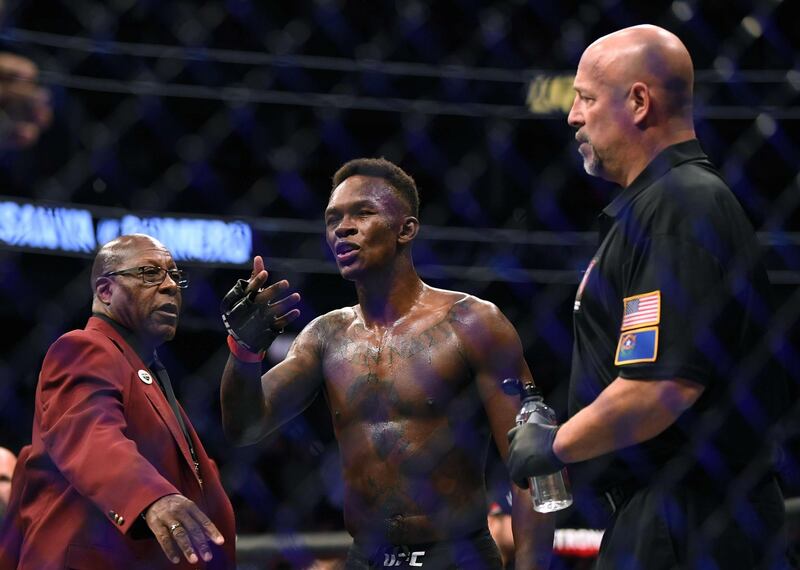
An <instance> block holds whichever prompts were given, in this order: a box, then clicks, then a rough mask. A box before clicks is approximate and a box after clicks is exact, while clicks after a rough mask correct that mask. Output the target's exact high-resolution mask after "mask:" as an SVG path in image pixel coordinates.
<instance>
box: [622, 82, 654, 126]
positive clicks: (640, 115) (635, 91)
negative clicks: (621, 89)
mask: <svg viewBox="0 0 800 570" xmlns="http://www.w3.org/2000/svg"><path fill="white" fill-rule="evenodd" d="M628 103H629V105H630V108H631V112H632V113H633V122H634V123H635V124H636V125H641V124H642V123H643V122H644V121H645V120H646V119H647V116H648V115H649V114H650V110H651V109H650V105H651V104H652V101H651V99H650V88H649V87H648V86H647V84H646V83H643V82H641V81H637V82H636V83H634V84H633V85H631V90H630V92H629V95H628Z"/></svg>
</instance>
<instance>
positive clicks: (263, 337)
mask: <svg viewBox="0 0 800 570" xmlns="http://www.w3.org/2000/svg"><path fill="white" fill-rule="evenodd" d="M247 285H248V282H247V281H246V280H244V279H239V280H238V281H237V282H236V285H234V286H233V288H232V289H231V290H230V291H228V293H227V295H225V297H223V299H222V303H221V304H220V310H221V311H222V322H223V323H225V328H226V329H227V331H228V334H230V335H231V336H232V337H233V339H234V340H235V341H236V343H237V344H238V345H239V346H241V347H242V348H244V349H245V350H248V351H250V352H254V353H262V352H264V351H266V350H267V349H268V348H269V346H270V345H271V344H272V341H274V340H275V338H276V337H277V336H278V335H279V334H281V333H282V332H283V331H282V330H275V329H273V328H272V325H273V323H274V322H275V317H274V316H273V315H270V314H269V313H268V310H269V305H265V304H263V303H256V302H255V301H254V299H255V296H256V293H255V292H251V293H249V294H246V293H245V290H246V289H247Z"/></svg>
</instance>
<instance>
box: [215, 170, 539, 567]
mask: <svg viewBox="0 0 800 570" xmlns="http://www.w3.org/2000/svg"><path fill="white" fill-rule="evenodd" d="M418 208H419V198H418V195H417V189H416V185H415V183H414V181H413V179H412V178H411V177H410V176H408V175H407V174H406V173H405V172H404V171H403V170H402V169H400V168H399V167H398V166H396V165H394V164H392V163H391V162H389V161H387V160H384V159H357V160H353V161H350V162H348V163H346V164H345V165H344V166H342V167H341V168H340V169H339V171H338V172H336V174H335V175H334V177H333V191H332V192H331V195H330V199H329V202H328V207H327V209H326V210H325V232H326V238H327V242H328V245H329V247H330V248H331V251H332V252H333V253H334V256H335V258H336V263H337V265H338V267H339V271H340V273H341V275H342V277H344V278H345V279H347V280H350V281H353V282H354V283H355V286H356V293H357V295H358V304H357V305H355V306H352V307H344V308H341V309H338V310H335V311H331V312H330V313H327V314H325V315H323V316H321V317H318V318H317V319H315V320H313V321H312V322H311V323H309V324H308V325H307V326H306V327H305V328H304V329H303V330H302V332H300V334H299V335H298V336H297V338H296V339H295V341H294V343H293V344H292V347H291V348H290V350H289V353H288V355H287V356H286V359H285V360H283V361H282V362H281V363H279V364H277V365H276V366H274V367H272V368H271V369H270V370H268V371H267V372H266V373H265V374H264V375H263V376H261V363H260V360H261V355H263V351H264V350H265V349H266V347H267V346H269V343H270V342H271V341H272V339H273V338H274V336H275V334H276V332H277V331H280V330H281V329H282V328H283V327H284V326H286V325H287V324H288V323H290V322H291V321H293V320H294V319H296V318H297V317H298V315H299V314H300V312H299V310H298V309H296V308H293V307H294V305H296V304H297V303H298V302H299V300H300V296H299V295H298V294H297V293H292V294H290V295H288V296H285V297H283V298H279V297H280V296H281V295H283V294H284V292H285V291H286V289H287V288H288V287H289V284H288V283H287V282H286V281H285V280H284V281H279V282H277V283H275V284H273V285H271V286H269V287H265V284H266V282H267V272H266V271H265V270H264V264H263V261H262V259H261V258H260V257H256V258H255V259H254V260H253V273H252V275H251V277H250V280H249V281H243V280H240V281H239V283H238V284H237V286H236V287H234V288H233V289H232V290H231V292H229V293H228V295H227V296H226V297H225V300H224V301H223V312H224V320H225V322H226V325H227V326H228V331H229V332H230V333H231V336H230V337H229V339H228V345H229V347H230V349H231V353H232V354H231V356H230V357H229V359H228V362H227V365H226V367H225V371H224V373H223V376H222V387H221V398H222V415H223V423H224V427H225V430H226V433H227V434H228V435H229V437H230V438H232V440H234V441H235V442H237V443H238V444H249V443H254V442H256V441H258V440H259V439H261V438H263V437H264V436H265V435H267V434H270V433H272V432H274V431H275V430H277V429H278V428H280V426H281V425H283V424H284V423H286V422H287V421H288V420H290V419H291V418H293V417H295V416H296V415H298V414H300V413H301V412H302V411H303V410H304V409H305V408H306V407H307V406H308V405H309V404H310V403H311V401H312V400H313V399H314V397H315V395H316V394H317V392H318V391H319V390H320V389H322V390H323V391H324V393H325V396H326V400H327V403H328V406H329V409H330V412H331V414H332V416H333V426H334V431H335V434H336V438H337V440H338V443H339V449H340V452H341V464H342V470H343V479H344V483H345V503H344V522H345V527H346V528H347V530H348V532H349V533H350V534H351V535H352V536H353V538H354V542H353V546H352V547H351V549H350V551H349V553H348V560H347V568H374V567H383V566H384V565H392V566H395V567H397V566H412V567H423V568H435V569H440V568H470V569H472V568H475V569H485V568H492V569H495V568H497V569H499V568H501V562H500V554H499V552H498V550H497V547H496V546H495V544H494V542H493V541H492V539H491V536H490V535H489V532H488V530H487V526H486V505H487V501H486V488H485V482H484V467H485V461H486V456H487V450H488V444H489V435H490V434H491V435H492V437H493V439H494V441H495V445H497V447H498V450H499V452H500V455H501V456H502V457H503V459H505V457H506V454H507V447H508V444H507V440H506V432H507V431H508V430H509V429H510V428H511V427H512V426H513V425H514V416H515V414H516V411H517V408H518V405H519V404H518V401H517V399H516V398H514V397H511V396H507V395H505V394H504V393H503V392H502V390H501V388H500V383H501V382H502V380H503V379H504V378H507V377H517V378H520V379H522V380H523V381H527V380H530V379H531V373H530V370H529V369H528V366H527V364H526V363H525V361H524V359H523V355H522V346H521V342H520V339H519V336H518V335H517V332H516V331H515V329H514V327H513V326H512V325H511V323H509V321H508V320H507V319H506V318H505V317H504V316H503V314H502V313H501V312H500V311H499V310H498V308H497V307H496V306H495V305H493V304H492V303H489V302H487V301H483V300H481V299H477V298H475V297H473V296H471V295H468V294H465V293H459V292H456V291H445V290H442V289H435V288H433V287H430V286H428V285H426V284H425V283H424V282H423V281H422V280H421V279H420V277H419V275H418V274H417V272H416V270H415V268H414V263H413V260H412V255H411V245H412V243H413V241H414V239H415V238H416V236H417V233H418V231H419V227H420V224H419V221H418V219H417V215H418V214H417V212H418ZM259 376H260V377H261V382H259V381H258V378H259ZM512 488H513V489H514V493H515V497H514V501H513V505H514V507H513V530H514V541H515V543H516V545H517V551H516V560H517V567H518V568H526V569H530V568H541V569H544V568H547V567H548V565H549V560H550V556H551V550H552V544H553V521H552V518H551V517H550V516H548V515H540V514H538V513H535V512H534V511H533V509H532V507H531V500H530V497H529V496H528V495H527V492H526V491H523V490H521V489H519V488H517V487H516V486H512Z"/></svg>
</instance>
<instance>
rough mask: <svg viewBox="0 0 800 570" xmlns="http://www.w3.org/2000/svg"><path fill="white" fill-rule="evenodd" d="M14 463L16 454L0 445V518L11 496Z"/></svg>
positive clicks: (0, 518)
mask: <svg viewBox="0 0 800 570" xmlns="http://www.w3.org/2000/svg"><path fill="white" fill-rule="evenodd" d="M16 464H17V456H16V455H14V453H13V452H12V451H11V450H9V449H6V448H5V447H0V520H2V519H3V517H4V516H5V513H6V508H7V507H8V501H9V499H10V498H11V477H12V476H13V474H14V466H16Z"/></svg>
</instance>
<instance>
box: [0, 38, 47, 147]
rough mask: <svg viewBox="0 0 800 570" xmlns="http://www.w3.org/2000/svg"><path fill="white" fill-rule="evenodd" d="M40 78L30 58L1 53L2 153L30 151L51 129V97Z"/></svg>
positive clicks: (0, 144) (0, 145)
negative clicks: (39, 82)
mask: <svg viewBox="0 0 800 570" xmlns="http://www.w3.org/2000/svg"><path fill="white" fill-rule="evenodd" d="M38 77H39V68H38V67H37V66H36V64H35V63H33V62H32V61H31V60H29V59H28V58H26V57H23V56H20V55H16V54H13V53H8V52H0V149H2V148H6V149H25V148H28V147H30V146H31V145H33V144H34V143H35V142H36V141H37V140H39V135H40V134H41V133H42V131H44V130H45V129H46V128H47V127H48V126H49V125H50V122H51V121H52V119H53V110H52V108H51V106H50V95H49V93H48V92H47V90H46V89H44V88H43V87H41V86H40V85H39V84H38V83H37V79H38Z"/></svg>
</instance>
